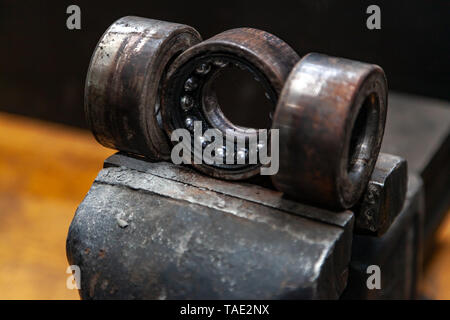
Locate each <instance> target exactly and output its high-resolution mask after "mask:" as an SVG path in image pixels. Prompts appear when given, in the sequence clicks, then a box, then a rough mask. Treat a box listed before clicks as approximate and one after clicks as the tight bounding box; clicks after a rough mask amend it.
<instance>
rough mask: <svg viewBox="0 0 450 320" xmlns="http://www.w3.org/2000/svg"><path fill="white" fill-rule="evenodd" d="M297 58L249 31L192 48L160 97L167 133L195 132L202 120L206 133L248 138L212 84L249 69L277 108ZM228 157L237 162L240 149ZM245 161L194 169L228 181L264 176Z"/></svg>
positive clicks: (274, 39) (276, 40) (276, 42)
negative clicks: (229, 133) (215, 131)
mask: <svg viewBox="0 0 450 320" xmlns="http://www.w3.org/2000/svg"><path fill="white" fill-rule="evenodd" d="M299 59H300V58H299V56H298V55H297V53H296V52H295V51H294V50H293V49H292V48H291V47H289V46H288V45H287V44H286V43H285V42H284V41H282V40H281V39H279V38H277V37H276V36H274V35H272V34H270V33H267V32H265V31H261V30H256V29H251V28H238V29H232V30H228V31H225V32H222V33H220V34H218V35H216V36H214V37H212V38H210V39H207V40H205V41H203V42H201V43H199V44H197V45H195V46H193V47H191V48H190V49H188V50H186V51H185V52H184V53H182V54H181V55H180V56H179V57H178V58H177V59H176V60H175V61H174V63H173V64H172V65H171V67H170V68H169V71H168V73H167V81H166V82H165V85H164V90H163V97H162V117H163V122H164V126H165V129H166V132H167V134H168V135H169V136H170V135H171V134H172V132H173V131H174V130H175V129H178V128H186V129H188V130H190V131H192V122H193V121H196V120H198V121H201V122H202V126H203V129H204V130H206V129H208V128H215V129H218V130H220V131H221V132H223V133H224V134H225V133H226V130H227V129H231V130H233V131H234V134H235V136H236V137H238V136H245V129H246V128H243V127H239V126H237V125H235V124H233V123H232V122H230V121H229V120H228V119H227V118H226V117H225V116H224V114H223V112H222V111H221V109H220V105H219V102H218V100H217V96H216V93H215V90H214V80H215V79H216V78H217V77H218V76H219V75H220V73H221V72H222V70H224V69H225V68H230V67H235V68H240V69H243V70H246V71H248V72H249V73H251V74H252V75H253V77H254V78H255V80H256V81H259V82H260V83H261V85H262V87H263V88H264V90H265V92H266V96H267V97H268V99H269V100H270V101H271V102H272V104H273V106H274V108H275V105H276V103H277V100H278V96H279V94H280V92H281V89H282V87H283V85H284V82H285V80H286V78H287V76H288V74H289V72H290V71H291V69H292V68H293V66H294V65H295V63H296V62H297V61H298V60H299ZM242 112H246V111H245V110H242ZM267 119H268V120H269V115H267ZM268 123H270V122H269V121H268ZM269 127H270V125H268V128H269ZM268 128H266V129H268ZM255 129H259V128H255ZM261 129H262V128H261ZM202 147H203V148H205V147H206V146H202ZM247 151H248V150H245V152H246V153H248V152H247ZM224 153H225V155H226V153H232V154H233V155H234V157H235V158H236V157H237V156H238V155H239V153H238V150H237V149H236V145H234V150H229V149H228V148H227V149H225V151H224ZM187 156H188V157H191V155H187ZM243 157H245V153H244V155H243ZM245 160H246V161H245V164H211V165H209V164H205V163H202V164H194V166H195V167H196V168H197V169H198V170H200V171H202V172H204V173H207V174H208V175H211V176H214V177H217V178H222V179H229V180H238V179H245V178H248V177H251V176H254V175H256V174H258V173H259V172H260V164H250V163H249V161H248V155H247V159H245Z"/></svg>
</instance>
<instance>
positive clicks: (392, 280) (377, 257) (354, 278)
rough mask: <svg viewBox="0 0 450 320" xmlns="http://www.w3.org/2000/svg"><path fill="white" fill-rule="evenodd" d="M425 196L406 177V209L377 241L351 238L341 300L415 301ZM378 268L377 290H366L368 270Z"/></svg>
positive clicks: (419, 184)
mask: <svg viewBox="0 0 450 320" xmlns="http://www.w3.org/2000/svg"><path fill="white" fill-rule="evenodd" d="M424 209H425V208H424V193H423V182H422V179H421V178H420V177H419V176H417V175H415V174H409V176H408V190H407V193H406V200H405V205H404V207H403V209H402V211H401V212H400V214H399V215H398V216H397V218H396V219H395V220H394V222H393V224H392V225H391V227H390V228H389V230H388V231H387V232H386V233H385V234H383V235H382V236H380V237H374V236H371V235H358V234H355V235H354V236H353V242H352V258H351V262H350V267H349V278H348V285H347V288H346V289H345V291H344V293H343V295H342V298H343V299H415V298H417V285H418V282H419V278H420V275H421V270H422V259H423V218H424ZM371 265H376V266H378V267H379V268H380V273H381V277H380V282H381V283H380V288H379V289H373V290H371V289H369V288H368V286H367V279H368V277H369V276H370V274H368V273H367V268H368V267H369V266H371Z"/></svg>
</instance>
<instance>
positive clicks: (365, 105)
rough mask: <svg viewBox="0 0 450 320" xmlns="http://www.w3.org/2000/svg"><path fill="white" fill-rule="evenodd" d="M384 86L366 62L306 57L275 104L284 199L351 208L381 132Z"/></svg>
mask: <svg viewBox="0 0 450 320" xmlns="http://www.w3.org/2000/svg"><path fill="white" fill-rule="evenodd" d="M386 111H387V82H386V77H385V75H384V72H383V70H382V69H381V68H380V67H379V66H377V65H372V64H366V63H362V62H357V61H352V60H347V59H341V58H335V57H330V56H326V55H322V54H317V53H311V54H308V55H307V56H305V57H304V58H303V59H302V60H301V61H300V62H299V63H298V64H297V65H296V66H295V68H294V69H293V70H292V72H291V74H290V75H289V78H288V79H287V81H286V84H285V86H284V88H283V91H282V93H281V95H280V99H279V101H278V105H277V109H276V112H275V115H274V120H273V126H272V127H273V128H274V129H279V137H280V163H279V166H280V167H279V171H278V173H277V174H276V175H274V176H272V181H273V182H274V184H275V186H276V187H277V188H278V189H279V190H281V191H283V192H285V193H286V194H288V195H290V196H292V197H294V198H296V199H299V200H302V201H306V202H310V203H316V204H318V205H320V206H326V207H330V208H349V207H351V206H353V205H354V204H355V203H356V201H357V200H358V199H359V198H360V196H361V194H362V192H363V191H364V189H365V187H366V185H367V182H368V180H369V177H370V175H371V173H372V171H373V168H374V166H375V162H376V159H377V157H378V153H379V150H380V146H381V141H382V138H383V133H384V125H385V121H386Z"/></svg>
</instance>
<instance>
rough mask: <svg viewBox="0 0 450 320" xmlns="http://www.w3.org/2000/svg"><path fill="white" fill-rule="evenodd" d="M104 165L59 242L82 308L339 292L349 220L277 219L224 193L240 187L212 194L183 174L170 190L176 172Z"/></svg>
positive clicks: (161, 166)
mask: <svg viewBox="0 0 450 320" xmlns="http://www.w3.org/2000/svg"><path fill="white" fill-rule="evenodd" d="M127 159H129V160H130V162H129V163H128V161H127ZM118 161H120V165H121V166H120V167H119V166H113V165H117V164H118V163H117V162H118ZM146 164H147V166H146ZM105 165H106V168H104V169H103V170H102V171H101V172H100V173H99V175H98V177H97V179H96V180H95V182H94V184H93V186H92V188H91V189H90V191H89V193H88V194H87V196H86V198H85V199H84V201H83V202H82V203H81V205H80V206H79V208H78V210H77V212H76V215H75V217H74V219H73V221H72V224H71V226H70V230H69V235H68V238H67V255H68V259H69V262H70V264H75V265H78V266H79V267H80V269H81V275H82V276H81V290H80V295H81V297H82V298H83V299H108V298H111V299H145V298H146V299H271V298H272V299H283V298H286V299H287V298H311V299H314V298H338V297H339V296H340V294H341V293H342V291H343V289H344V288H345V285H346V278H347V267H348V263H349V259H350V248H351V238H352V229H353V215H352V214H351V213H350V212H343V213H341V215H342V217H344V216H346V218H345V219H344V218H342V219H341V220H340V221H338V222H336V221H333V220H332V219H331V217H332V215H333V213H331V212H330V213H329V214H327V215H324V213H323V211H322V210H321V211H320V212H319V214H318V217H317V218H315V217H314V211H313V210H312V209H310V211H309V212H307V214H306V215H305V216H303V215H302V212H301V211H300V210H299V211H297V212H295V214H287V213H286V212H285V210H284V209H282V210H280V209H277V208H273V207H270V206H267V205H264V204H261V203H258V202H257V201H255V199H253V200H250V201H248V200H245V199H243V198H242V197H236V196H235V195H234V194H229V193H227V190H233V188H234V186H235V185H236V186H237V187H238V188H239V189H240V190H244V191H245V190H246V188H249V190H248V191H247V193H248V194H251V193H253V192H254V191H255V190H256V189H253V188H252V186H250V185H246V184H239V183H230V182H226V181H221V182H220V186H219V187H218V190H220V191H216V190H213V189H212V188H211V186H212V185H214V184H215V183H216V181H217V180H215V179H212V178H208V177H205V176H203V175H201V174H199V173H196V172H195V171H192V170H189V169H187V171H185V172H184V173H183V175H184V176H183V177H181V178H180V180H182V179H185V178H187V175H190V182H191V183H190V184H187V183H184V182H181V181H177V179H178V175H179V173H180V172H182V170H184V169H180V167H179V166H174V165H172V164H168V163H150V162H146V161H143V160H140V159H132V158H129V157H126V156H123V155H121V156H120V157H119V158H118V157H115V158H112V159H110V160H108V161H107V163H105ZM180 170H181V171H180ZM165 176H167V177H171V178H166V177H165ZM202 186H203V187H202ZM270 192H273V193H274V194H273V195H272V199H275V197H281V195H280V193H278V192H276V191H271V190H266V191H265V193H266V194H269V193H270ZM269 201H273V200H269ZM324 216H328V217H330V221H329V222H323V221H322V220H323V219H324ZM339 224H340V225H339Z"/></svg>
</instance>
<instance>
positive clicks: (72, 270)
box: [66, 265, 81, 290]
mask: <svg viewBox="0 0 450 320" xmlns="http://www.w3.org/2000/svg"><path fill="white" fill-rule="evenodd" d="M66 273H68V274H70V276H68V277H67V280H66V287H67V289H69V290H73V289H81V270H80V267H79V266H77V265H71V266H68V267H67V269H66Z"/></svg>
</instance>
